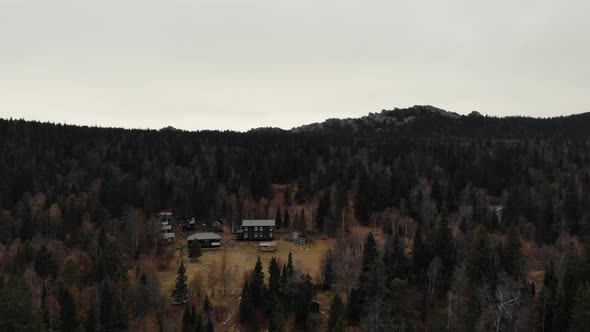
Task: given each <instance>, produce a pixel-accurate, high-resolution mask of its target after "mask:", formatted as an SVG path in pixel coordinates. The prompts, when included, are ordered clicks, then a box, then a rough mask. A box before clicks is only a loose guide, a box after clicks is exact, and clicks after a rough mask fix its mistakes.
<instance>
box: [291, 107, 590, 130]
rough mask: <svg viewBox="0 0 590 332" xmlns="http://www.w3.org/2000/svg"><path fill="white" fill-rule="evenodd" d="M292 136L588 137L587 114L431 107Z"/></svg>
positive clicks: (333, 123)
mask: <svg viewBox="0 0 590 332" xmlns="http://www.w3.org/2000/svg"><path fill="white" fill-rule="evenodd" d="M292 131H293V132H319V131H324V132H338V131H345V132H348V133H355V134H359V135H374V134H375V133H388V134H394V133H396V134H400V135H411V136H414V137H422V138H429V137H433V136H435V137H444V136H453V137H463V136H466V137H489V138H492V137H496V138H524V137H544V136H547V135H549V136H564V137H576V136H578V137H585V136H587V135H590V134H589V133H588V132H590V113H582V114H576V115H569V116H560V117H553V118H532V117H522V116H510V117H503V118H500V117H490V116H483V115H481V114H480V113H478V112H475V111H474V112H471V113H470V114H469V115H460V114H457V113H454V112H449V111H445V110H443V109H440V108H436V107H433V106H428V105H426V106H418V105H417V106H413V107H410V108H403V109H399V108H396V109H393V110H383V111H381V112H380V113H369V114H368V115H366V116H363V117H360V118H347V119H328V120H326V121H324V122H320V123H313V124H309V125H304V126H301V127H297V128H293V129H292Z"/></svg>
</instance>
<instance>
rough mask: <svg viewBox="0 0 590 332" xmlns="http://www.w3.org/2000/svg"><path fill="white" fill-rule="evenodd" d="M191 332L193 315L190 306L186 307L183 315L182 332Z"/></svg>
mask: <svg viewBox="0 0 590 332" xmlns="http://www.w3.org/2000/svg"><path fill="white" fill-rule="evenodd" d="M190 331H191V314H190V311H189V308H188V306H185V307H184V312H183V313H182V332H190Z"/></svg>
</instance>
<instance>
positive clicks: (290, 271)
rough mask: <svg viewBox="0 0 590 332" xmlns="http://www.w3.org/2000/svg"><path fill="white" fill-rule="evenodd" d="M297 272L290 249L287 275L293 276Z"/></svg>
mask: <svg viewBox="0 0 590 332" xmlns="http://www.w3.org/2000/svg"><path fill="white" fill-rule="evenodd" d="M293 274H295V268H294V267H293V254H292V253H291V252H290V251H289V257H288V258H287V276H288V277H292V276H293Z"/></svg>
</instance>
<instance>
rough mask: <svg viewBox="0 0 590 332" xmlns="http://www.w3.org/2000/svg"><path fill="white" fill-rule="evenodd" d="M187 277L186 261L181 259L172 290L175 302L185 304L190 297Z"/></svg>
mask: <svg viewBox="0 0 590 332" xmlns="http://www.w3.org/2000/svg"><path fill="white" fill-rule="evenodd" d="M187 279H188V278H187V276H186V268H185V267H184V262H183V261H182V260H181V261H180V266H179V267H178V271H177V273H176V283H175V284H174V289H173V290H172V298H173V300H174V303H175V304H184V303H186V300H187V299H188V285H187Z"/></svg>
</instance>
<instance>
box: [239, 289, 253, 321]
mask: <svg viewBox="0 0 590 332" xmlns="http://www.w3.org/2000/svg"><path fill="white" fill-rule="evenodd" d="M250 290H251V287H250V284H249V283H248V280H244V286H243V287H242V296H241V298H240V309H239V314H240V322H242V323H243V322H245V321H247V320H248V319H249V318H250V314H251V313H252V296H251V294H250Z"/></svg>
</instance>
